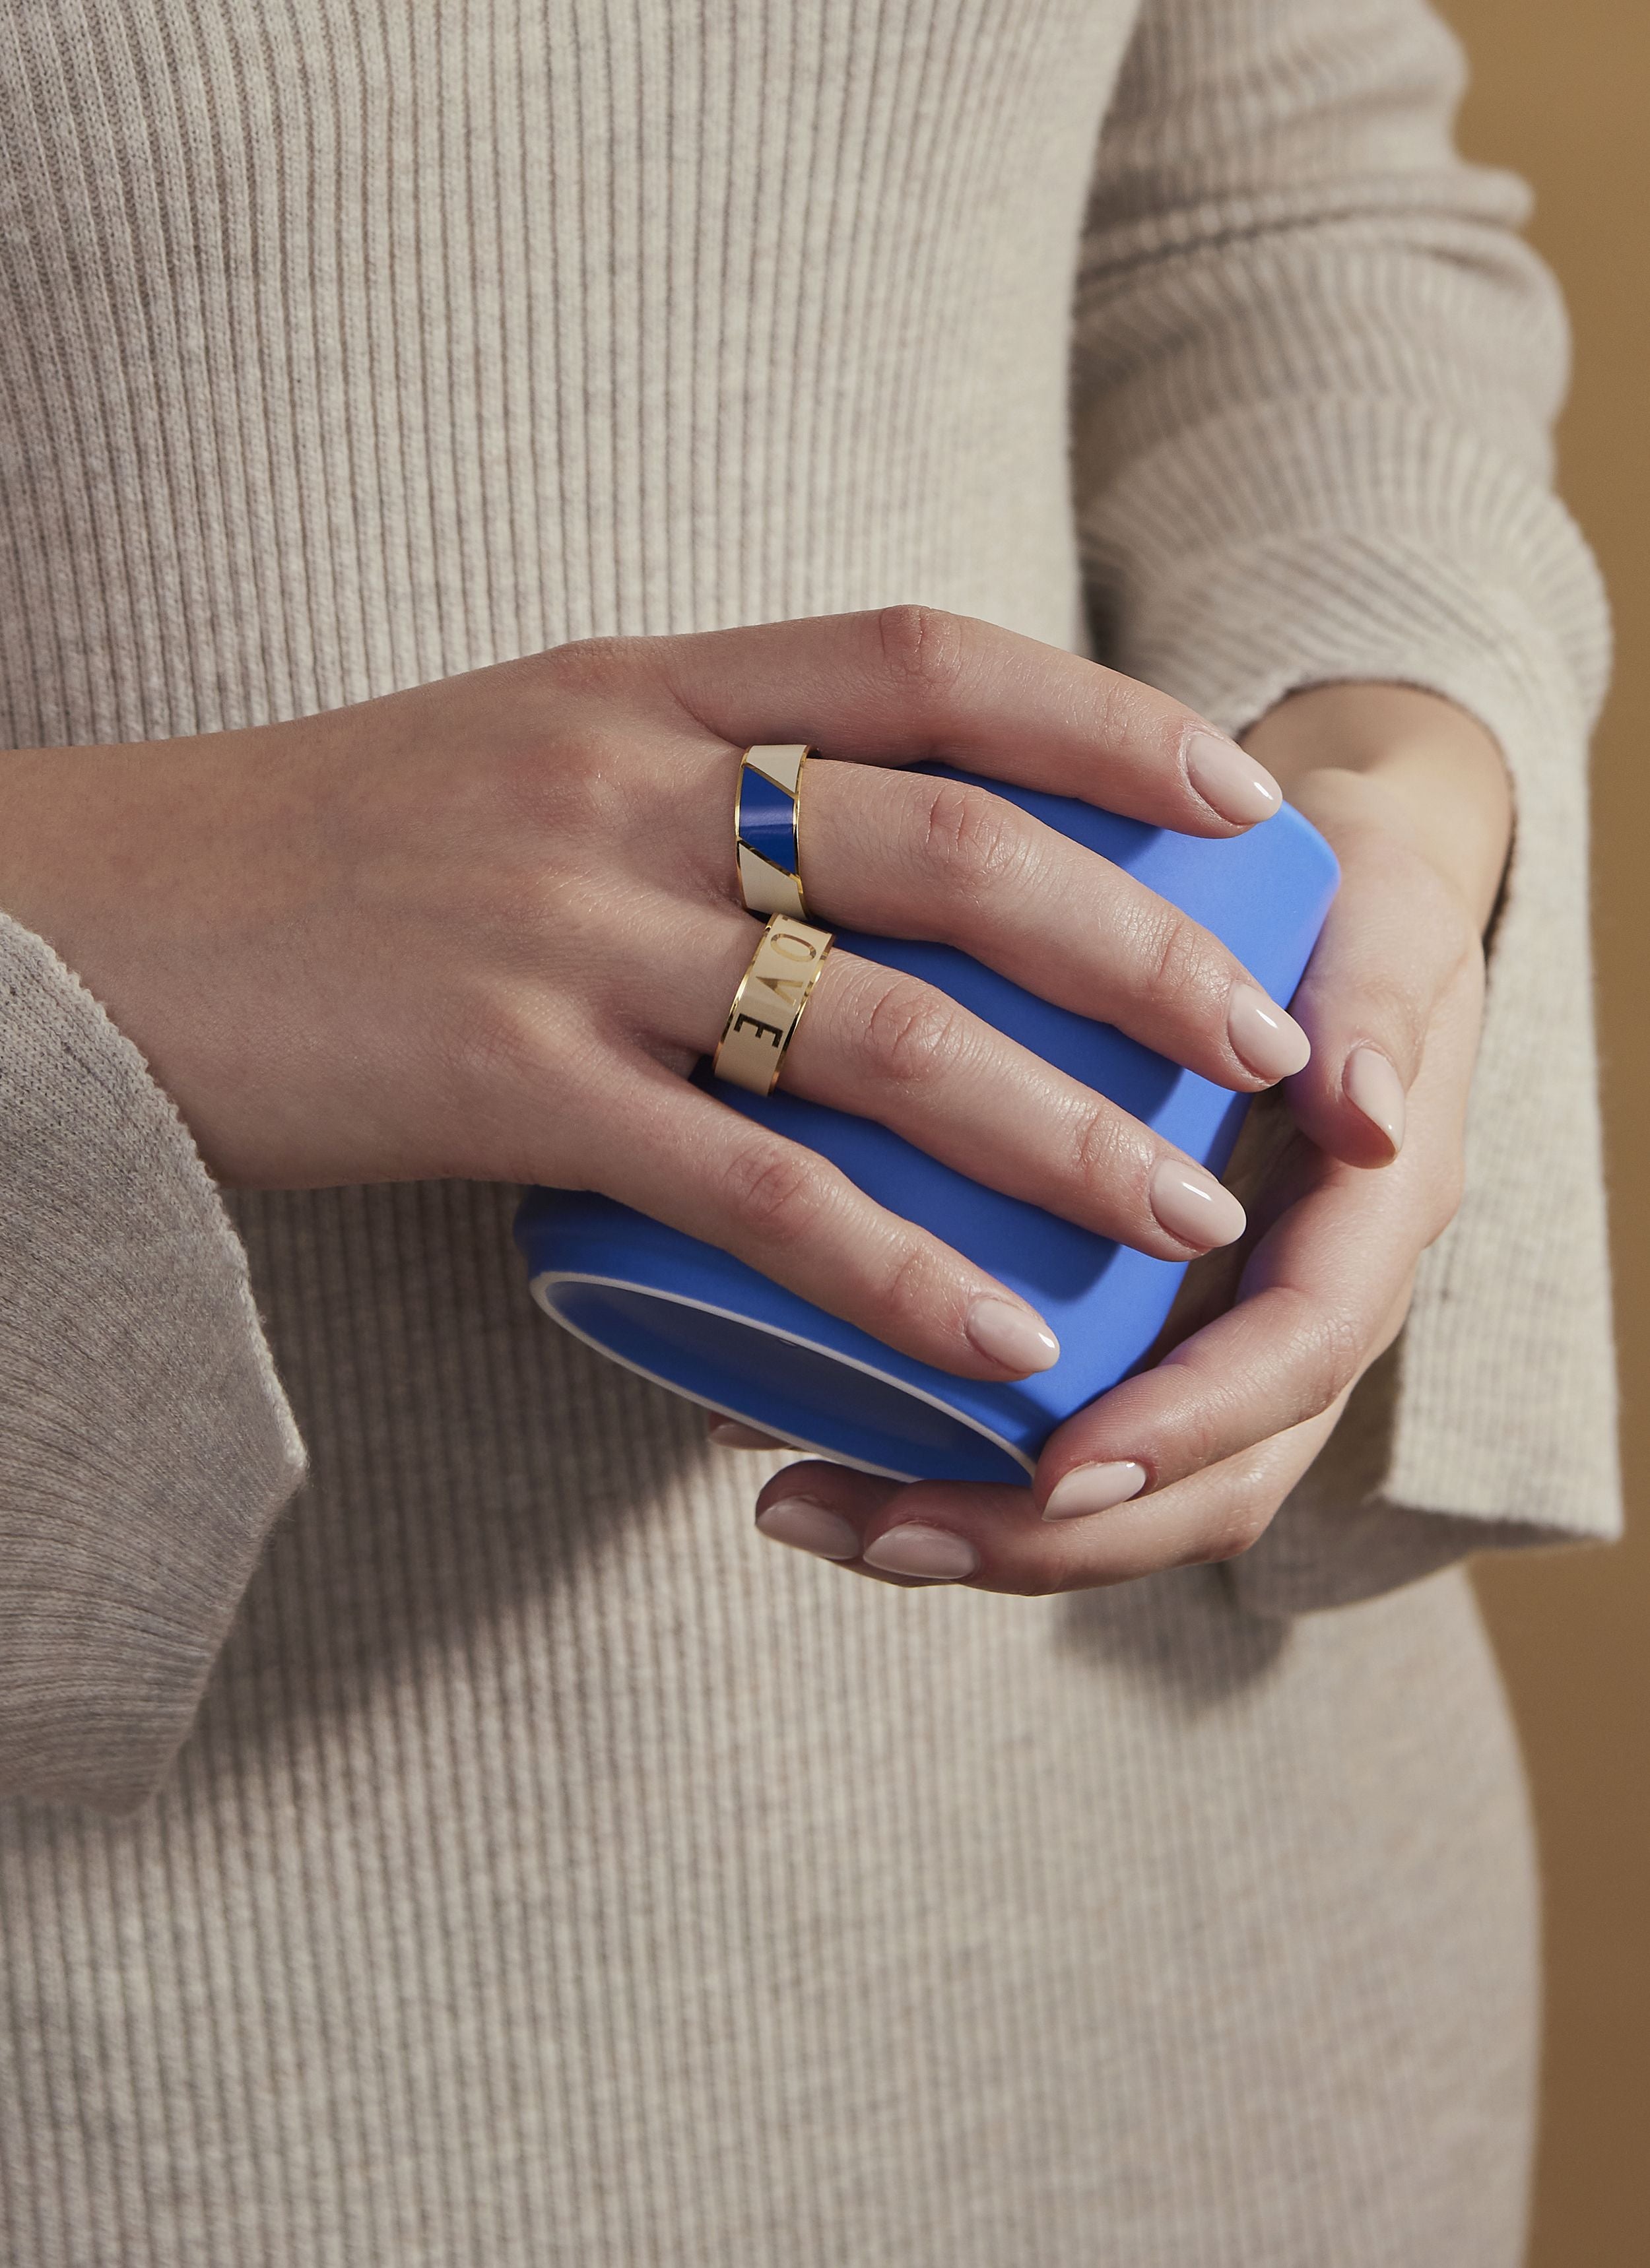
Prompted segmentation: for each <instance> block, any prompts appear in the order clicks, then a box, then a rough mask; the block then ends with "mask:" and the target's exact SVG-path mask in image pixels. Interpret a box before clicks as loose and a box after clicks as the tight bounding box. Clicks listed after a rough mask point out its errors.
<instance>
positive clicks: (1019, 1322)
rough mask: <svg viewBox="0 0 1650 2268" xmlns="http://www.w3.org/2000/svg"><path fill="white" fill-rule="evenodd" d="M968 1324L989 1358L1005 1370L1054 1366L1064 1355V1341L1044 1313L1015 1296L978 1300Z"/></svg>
mask: <svg viewBox="0 0 1650 2268" xmlns="http://www.w3.org/2000/svg"><path fill="white" fill-rule="evenodd" d="M964 1328H965V1329H966V1330H967V1331H968V1334H969V1338H970V1339H971V1340H972V1341H973V1343H974V1344H975V1345H976V1347H977V1348H978V1349H979V1351H980V1352H981V1353H982V1354H983V1355H984V1356H985V1358H986V1359H987V1360H988V1361H990V1362H1000V1363H1001V1364H1002V1366H1003V1367H1004V1369H1005V1370H1018V1371H1022V1372H1023V1371H1031V1370H1052V1369H1053V1367H1054V1366H1055V1364H1056V1363H1057V1362H1058V1360H1059V1359H1060V1342H1059V1340H1058V1339H1057V1338H1056V1337H1055V1336H1054V1333H1053V1332H1052V1331H1051V1330H1050V1329H1049V1326H1048V1325H1047V1323H1045V1322H1043V1320H1042V1316H1041V1315H1035V1314H1033V1313H1032V1311H1031V1309H1030V1308H1029V1307H1021V1306H1020V1304H1019V1302H1018V1301H1017V1300H994V1299H982V1300H976V1301H975V1302H974V1305H973V1306H972V1307H970V1308H969V1319H968V1322H967V1323H966V1325H965V1326H964Z"/></svg>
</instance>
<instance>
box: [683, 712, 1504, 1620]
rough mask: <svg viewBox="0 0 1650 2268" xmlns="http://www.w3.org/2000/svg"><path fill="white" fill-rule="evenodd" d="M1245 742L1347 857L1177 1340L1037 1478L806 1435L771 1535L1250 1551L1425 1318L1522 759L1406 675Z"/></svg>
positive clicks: (1110, 1572)
mask: <svg viewBox="0 0 1650 2268" xmlns="http://www.w3.org/2000/svg"><path fill="white" fill-rule="evenodd" d="M1247 745H1248V746H1249V747H1250V748H1251V749H1253V750H1254V751H1255V752H1256V754H1258V755H1261V756H1262V757H1263V759H1264V761H1265V762H1266V763H1267V764H1268V765H1269V766H1270V768H1271V770H1272V771H1273V772H1274V773H1275V774H1276V776H1277V777H1278V778H1279V779H1280V780H1281V781H1282V782H1283V784H1284V785H1285V791H1286V792H1287V793H1288V795H1289V797H1290V799H1291V800H1292V801H1293V802H1294V803H1295V804H1296V805H1297V806H1298V807H1299V808H1300V810H1301V811H1302V812H1304V813H1305V814H1306V815H1307V817H1308V818H1309V819H1310V820H1312V821H1314V823H1315V825H1316V826H1317V827H1318V828H1321V829H1322V832H1323V833H1324V835H1325V836H1328V838H1329V840H1330V843H1332V844H1333V846H1334V848H1335V850H1336V852H1337V856H1338V857H1339V859H1340V861H1341V867H1342V876H1343V880H1342V885H1341V889H1340V893H1339V895H1338V896H1337V900H1336V902H1335V904H1334V907H1333V908H1332V909H1331V911H1330V917H1329V921H1328V924H1327V925H1326V927H1325V929H1324V931H1323V934H1322V938H1321V939H1320V940H1319V943H1318V946H1317V948H1316V951H1315V954H1314V955H1313V959H1312V961H1311V964H1310V966H1309V968H1308V969H1307V974H1306V976H1305V978H1304V979H1303V981H1302V983H1301V986H1300V990H1299V992H1298V993H1297V994H1296V996H1295V998H1294V1001H1293V1004H1292V1005H1293V1013H1295V1015H1296V1016H1297V1017H1298V1018H1299V1020H1300V1023H1301V1024H1302V1025H1303V1026H1304V1027H1305V1029H1306V1031H1307V1034H1308V1035H1309V1037H1310V1039H1311V1042H1312V1057H1311V1061H1310V1063H1309V1064H1307V1066H1306V1068H1305V1069H1304V1070H1302V1071H1300V1073H1299V1074H1298V1075H1296V1076H1295V1077H1293V1078H1292V1079H1289V1080H1288V1081H1287V1082H1286V1084H1285V1086H1283V1087H1281V1088H1279V1089H1278V1091H1277V1092H1276V1093H1275V1094H1271V1095H1268V1096H1266V1097H1264V1098H1263V1100H1262V1101H1260V1102H1259V1103H1258V1104H1256V1106H1255V1108H1253V1109H1252V1110H1251V1112H1250V1114H1249V1122H1248V1125H1247V1127H1246V1130H1245V1137H1244V1140H1243V1142H1242V1143H1241V1145H1240V1150H1239V1153H1238V1156H1237V1157H1236V1158H1235V1159H1234V1167H1233V1172H1232V1174H1231V1175H1229V1176H1228V1179H1229V1180H1231V1181H1232V1182H1234V1185H1235V1186H1236V1187H1237V1188H1238V1189H1240V1191H1241V1194H1242V1195H1243V1197H1244V1198H1245V1201H1246V1203H1247V1204H1248V1208H1249V1227H1248V1230H1247V1232H1246V1233H1245V1235H1244V1237H1243V1239H1242V1240H1241V1242H1240V1243H1237V1244H1234V1246H1232V1247H1230V1248H1227V1249H1225V1250H1222V1251H1219V1252H1216V1253H1212V1254H1211V1256H1209V1257H1208V1258H1207V1259H1206V1260H1204V1261H1202V1262H1200V1263H1196V1264H1194V1265H1193V1266H1192V1267H1191V1268H1190V1270H1188V1273H1187V1278H1186V1282H1185V1288H1184V1291H1183V1292H1182V1297H1181V1299H1180V1300H1179V1301H1178V1302H1177V1304H1176V1307H1175V1313H1174V1314H1173V1315H1172V1316H1171V1318H1170V1321H1169V1324H1168V1328H1167V1329H1166V1331H1165V1333H1164V1337H1163V1340H1162V1342H1161V1343H1160V1359H1158V1360H1157V1362H1156V1363H1155V1365H1154V1366H1153V1367H1150V1368H1147V1369H1145V1370H1143V1371H1141V1372H1139V1373H1137V1374H1136V1375H1135V1376H1133V1377H1131V1378H1129V1379H1127V1380H1125V1381H1123V1383H1122V1384H1120V1385H1119V1386H1117V1387H1116V1388H1113V1389H1112V1391H1111V1392H1110V1393H1109V1394H1107V1395H1102V1396H1101V1398H1100V1399H1099V1400H1098V1401H1096V1402H1094V1403H1091V1404H1090V1406H1089V1407H1088V1408H1087V1409H1086V1410H1082V1411H1080V1412H1079V1414H1078V1415H1077V1416H1076V1417H1074V1418H1072V1419H1070V1420H1069V1421H1068V1422H1067V1423H1066V1424H1065V1425H1063V1426H1061V1427H1060V1428H1059V1430H1058V1431H1057V1432H1056V1433H1055V1434H1054V1436H1053V1438H1052V1439H1051V1440H1050V1442H1049V1444H1048V1446H1047V1447H1046V1448H1045V1449H1044V1451H1043V1454H1042V1458H1041V1460H1040V1461H1039V1463H1038V1466H1037V1470H1036V1473H1035V1478H1034V1482H1033V1484H1032V1486H1031V1487H1030V1488H1029V1489H1026V1490H1015V1489H1010V1488H986V1487H973V1486H961V1485H952V1484H939V1483H921V1484H916V1485H913V1486H901V1485H899V1484H895V1483H893V1482H889V1481H883V1480H877V1479H874V1478H872V1477H870V1476H866V1475H865V1474H861V1473H856V1472H851V1471H848V1470H846V1469H843V1468H842V1467H839V1466H835V1465H829V1464H825V1463H821V1462H808V1463H806V1464H802V1465H795V1466H792V1467H791V1468H790V1469H787V1470H786V1471H784V1472H782V1473H780V1474H778V1475H777V1476H776V1477H775V1478H773V1479H772V1480H770V1482H769V1483H768V1484H767V1485H766V1486H765V1487H764V1488H763V1489H762V1491H761V1494H760V1496H759V1498H758V1500H757V1507H756V1519H757V1524H758V1527H759V1528H761V1530H762V1533H763V1534H765V1535H770V1537H772V1538H773V1539H774V1540H775V1541H777V1542H780V1543H794V1544H796V1545H798V1546H799V1547H800V1548H802V1549H804V1550H812V1551H814V1552H815V1553H817V1554H818V1555H820V1556H821V1557H827V1558H831V1559H836V1560H839V1561H841V1562H842V1563H843V1564H844V1565H849V1566H851V1567H852V1568H853V1569H854V1571H855V1572H859V1573H864V1574H868V1575H873V1576H876V1577H880V1580H884V1581H888V1582H894V1583H902V1584H919V1585H920V1584H928V1583H932V1582H936V1581H939V1582H961V1583H965V1584H967V1585H969V1586H971V1587H975V1588H977V1589H983V1590H992V1591H1005V1592H1017V1593H1020V1594H1026V1595H1042V1594H1050V1593H1054V1592H1059V1591H1066V1590H1079V1589H1086V1588H1089V1587H1094V1586H1099V1585H1103V1584H1110V1583H1118V1582H1124V1581H1127V1580H1131V1578H1133V1577H1135V1576H1138V1575H1145V1574H1149V1573H1153V1572H1156V1571H1158V1570H1160V1569H1163V1568H1168V1567H1178V1566H1188V1565H1197V1564H1200V1563H1205V1562H1209V1561H1216V1560H1222V1559H1228V1558H1233V1557H1236V1556H1237V1555H1238V1554H1239V1553H1240V1552H1241V1551H1244V1550H1248V1549H1249V1546H1250V1545H1251V1544H1253V1543H1255V1542H1256V1540H1257V1539H1258V1538H1259V1536H1260V1535H1262V1534H1263V1532H1264V1530H1265V1528H1266V1527H1267V1526H1268V1524H1269V1522H1270V1521H1271V1519H1272V1516H1273V1514H1274V1513H1276V1511H1277V1510H1278V1506H1279V1505H1280V1504H1281V1502H1282V1501H1283V1499H1284V1498H1285V1496H1286V1495H1287V1494H1288V1492H1289V1491H1290V1489H1291V1488H1292V1487H1293V1485H1294V1484H1295V1483H1296V1481H1297V1480H1299V1479H1300V1476H1301V1475H1302V1474H1303V1473H1304V1472H1305V1470H1306V1469H1307V1466H1308V1465H1309V1464H1310V1463H1311V1462H1312V1460H1313V1458H1314V1457H1315V1455H1316V1454H1317V1453H1318V1451H1319V1449H1320V1448H1321V1447H1322V1445H1323V1443H1324V1442H1325V1440H1327V1439H1328V1437H1329V1435H1330V1432H1331V1430H1332V1429H1333V1427H1334V1425H1335V1422H1336V1420H1337V1418H1338V1417H1339V1415H1340V1412H1341V1410H1342V1408H1343V1407H1344V1403H1345V1400H1346V1397H1347V1395H1348V1394H1349V1393H1350V1392H1351V1390H1352V1387H1353V1385H1354V1384H1355V1383H1356V1382H1357V1381H1358V1379H1359V1377H1360V1376H1361V1375H1362V1374H1363V1373H1364V1372H1365V1371H1366V1369H1367V1368H1368V1366H1370V1364H1371V1363H1372V1362H1374V1360H1375V1359H1376V1358H1377V1356H1379V1355H1380V1354H1381V1352H1382V1351H1384V1349H1385V1348H1386V1347H1387V1346H1389V1344H1391V1342H1392V1340H1393V1338H1394V1337H1396V1334H1397V1332H1398V1330H1399V1329H1401V1327H1402V1324H1403V1317H1404V1314H1406V1312H1407V1310H1408V1307H1409V1302H1410V1298H1411V1290H1412V1286H1413V1283H1414V1276H1415V1269H1416V1265H1417V1263H1418V1260H1419V1258H1420V1256H1421V1254H1422V1253H1423V1252H1424V1251H1425V1248H1426V1247H1427V1246H1428V1245H1429V1244H1430V1243H1432V1241H1433V1240H1434V1238H1436V1237H1437V1236H1438V1235H1439V1234H1440V1233H1441V1231H1442V1230H1443V1229H1444V1227H1445V1226H1447V1223H1448V1222H1449V1220H1450V1219H1451V1218H1452V1217H1453V1215H1454V1213H1455V1209H1456V1206H1457V1205H1458V1204H1459V1202H1460V1197H1461V1191H1462V1144H1463V1133H1464V1125H1465V1116H1466V1105H1467V1095H1468V1088H1469V1085H1470V1079H1471V1073H1472V1065H1473V1060H1474V1057H1475V1054H1476V1051H1477V1042H1478V1034H1479V1025H1480V1020H1481V1013H1482V1004H1483V992H1484V951H1483V942H1482V940H1483V937H1484V931H1485V928H1486V926H1487V924H1489V922H1490V919H1491V917H1492V912H1493V909H1494V905H1495V902H1496V899H1497V896H1498V894H1499V887H1500V881H1501V877H1502V873H1503V871H1504V868H1505V865H1506V855H1507V851H1508V847H1509V844H1510V841H1511V834H1512V825H1513V811H1512V798H1511V791H1510V786H1509V784H1508V781H1507V777H1506V770H1505V766H1504V763H1503V760H1502V757H1501V755H1500V752H1499V747H1497V745H1496V743H1495V741H1494V740H1493V739H1492V737H1491V735H1490V734H1489V733H1487V732H1486V731H1485V730H1484V727H1483V726H1482V725H1479V724H1478V723H1477V721H1476V720H1475V719H1473V718H1470V716H1468V715H1467V714H1465V713H1464V712H1463V711H1461V710H1459V709H1457V708H1456V707H1455V706H1454V705H1453V704H1452V703H1449V702H1447V701H1445V700H1442V699H1440V698H1438V697H1437V696H1433V695H1430V694H1425V693H1422V692H1418V691H1415V690H1411V689H1408V688H1404V687H1399V686H1392V685H1337V686H1325V687H1318V688H1314V689H1309V690H1307V691H1304V692H1301V693H1299V694H1295V695H1293V696H1290V697H1289V698H1288V699H1287V700H1285V701H1284V702H1283V703H1280V704H1279V705H1278V708H1276V709H1275V710H1273V711H1271V714H1270V715H1269V716H1267V717H1266V718H1263V720H1262V722H1261V723H1260V724H1259V725H1257V726H1256V728H1255V729H1254V730H1253V731H1252V732H1251V733H1249V735H1248V736H1247ZM711 1430H712V1438H713V1439H717V1440H722V1441H723V1442H724V1443H725V1444H726V1446H728V1447H751V1446H755V1439H756V1438H759V1437H752V1436H750V1435H749V1434H748V1433H743V1432H739V1431H737V1430H735V1429H730V1428H728V1427H727V1426H726V1425H721V1426H716V1425H713V1426H712V1429H711ZM770 1446H771V1445H770Z"/></svg>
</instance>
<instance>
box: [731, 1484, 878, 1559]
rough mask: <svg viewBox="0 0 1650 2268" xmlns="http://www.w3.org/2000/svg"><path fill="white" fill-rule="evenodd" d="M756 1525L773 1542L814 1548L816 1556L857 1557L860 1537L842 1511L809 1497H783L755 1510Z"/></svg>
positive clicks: (819, 1557) (807, 1549)
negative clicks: (832, 1510)
mask: <svg viewBox="0 0 1650 2268" xmlns="http://www.w3.org/2000/svg"><path fill="white" fill-rule="evenodd" d="M756 1525H757V1527H758V1528H760V1529H761V1530H762V1534H763V1535H765V1536H767V1537H768V1538H769V1540H770V1542H771V1543H788V1544H790V1545H791V1547H792V1550H797V1551H811V1552H812V1553H813V1554H814V1557H815V1558H816V1559H857V1558H858V1557H859V1538H858V1535H856V1534H855V1532H854V1530H853V1529H852V1528H851V1527H850V1526H849V1524H848V1522H847V1521H845V1520H843V1518H842V1516H841V1514H840V1513H835V1512H828V1511H827V1510H826V1508H825V1506H823V1505H822V1504H810V1503H809V1502H808V1500H807V1498H806V1497H799V1496H798V1497H781V1498H780V1499H779V1501H778V1503H777V1504H770V1505H769V1506H766V1507H765V1508H764V1509H763V1510H762V1511H761V1512H759V1513H757V1514H756Z"/></svg>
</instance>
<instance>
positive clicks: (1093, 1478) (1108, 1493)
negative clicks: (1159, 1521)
mask: <svg viewBox="0 0 1650 2268" xmlns="http://www.w3.org/2000/svg"><path fill="white" fill-rule="evenodd" d="M1144 1487H1145V1466H1144V1465H1137V1464H1136V1463H1135V1462H1134V1461H1133V1460H1132V1459H1130V1460H1129V1461H1128V1462H1124V1463H1118V1464H1111V1465H1073V1466H1072V1469H1071V1471H1070V1472H1069V1473H1066V1474H1064V1475H1063V1476H1062V1477H1061V1478H1060V1479H1059V1480H1057V1481H1056V1483H1055V1484H1054V1486H1053V1487H1052V1488H1051V1489H1050V1491H1049V1501H1048V1502H1047V1504H1045V1505H1044V1506H1043V1507H1042V1516H1043V1518H1044V1519H1045V1520H1081V1519H1082V1518H1083V1517H1084V1515H1085V1513H1091V1512H1109V1511H1110V1510H1111V1509H1112V1507H1113V1506H1115V1505H1119V1504H1127V1503H1128V1501H1129V1499H1130V1498H1131V1496H1138V1495H1139V1493H1140V1491H1141V1490H1142V1489H1143V1488H1144Z"/></svg>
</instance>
